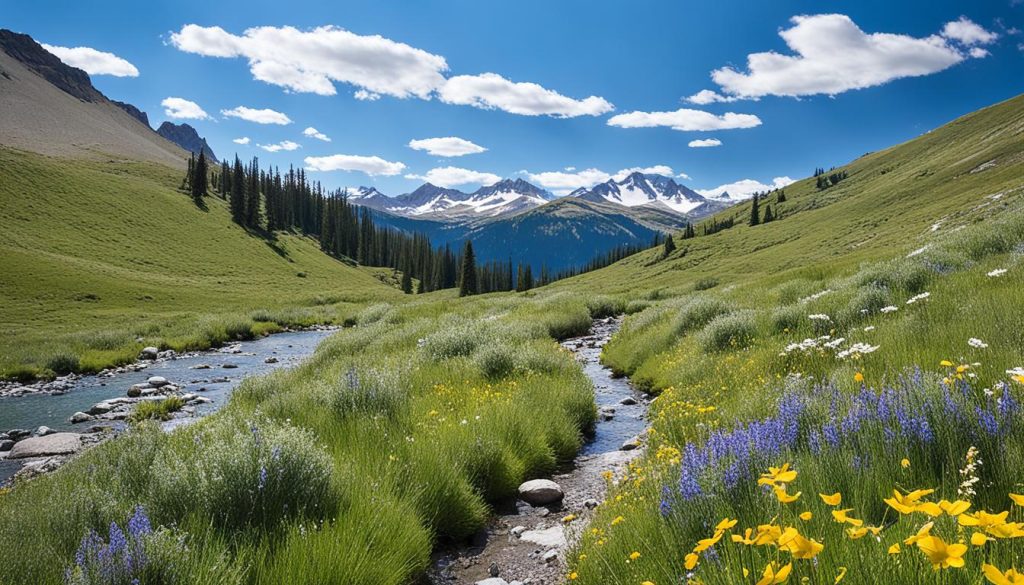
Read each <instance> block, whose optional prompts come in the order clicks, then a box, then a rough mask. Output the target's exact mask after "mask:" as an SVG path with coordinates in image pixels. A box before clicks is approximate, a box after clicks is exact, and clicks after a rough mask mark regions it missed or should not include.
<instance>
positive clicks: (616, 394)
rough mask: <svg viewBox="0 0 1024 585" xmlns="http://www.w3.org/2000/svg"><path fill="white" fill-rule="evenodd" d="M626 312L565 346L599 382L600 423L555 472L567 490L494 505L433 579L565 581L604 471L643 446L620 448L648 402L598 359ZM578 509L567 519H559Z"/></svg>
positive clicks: (486, 584)
mask: <svg viewBox="0 0 1024 585" xmlns="http://www.w3.org/2000/svg"><path fill="white" fill-rule="evenodd" d="M620 325H621V319H603V320H600V321H596V322H595V323H594V326H593V327H592V328H591V330H590V332H589V333H588V334H587V335H585V336H583V337H577V338H573V339H569V340H566V341H565V342H563V343H562V345H563V346H564V347H566V348H568V349H570V350H571V351H573V352H574V353H575V354H576V359H577V360H578V361H579V362H580V365H581V366H582V367H583V371H584V372H585V373H586V374H587V376H588V377H589V378H590V379H591V381H592V382H593V384H594V393H595V397H596V401H597V406H598V422H597V426H596V432H595V435H594V437H592V438H591V439H590V440H588V441H587V443H586V444H585V445H584V446H583V448H582V449H581V450H580V453H579V455H578V456H577V457H576V459H575V460H574V462H573V465H572V467H571V468H570V469H568V470H566V471H565V472H564V473H560V474H557V475H554V476H552V477H551V479H552V480H553V481H555V482H556V483H557V484H558V485H559V487H561V489H562V491H563V493H564V497H563V498H562V501H561V502H560V503H559V504H555V505H549V506H542V507H532V506H530V505H529V504H527V503H525V502H523V501H516V502H509V503H508V504H507V505H506V506H505V508H503V509H498V510H496V514H497V515H496V516H495V517H494V518H493V519H492V520H491V522H490V523H489V525H488V526H487V528H486V530H485V531H481V532H480V533H479V534H478V535H477V537H476V538H475V539H474V542H473V543H472V544H471V545H470V546H467V547H465V548H461V549H457V550H452V551H447V552H445V553H443V554H442V555H440V556H439V558H438V559H437V562H436V564H435V569H434V572H433V574H432V575H431V577H430V581H431V583H433V584H435V585H442V584H454V585H475V584H477V583H482V584H483V585H516V584H517V583H519V584H523V585H525V584H527V583H529V584H533V585H537V584H553V583H562V582H564V581H565V574H566V558H565V556H566V554H567V552H568V549H569V548H570V547H571V546H572V544H573V542H574V540H575V539H576V538H577V537H578V535H579V534H581V533H582V531H583V530H584V529H585V528H586V525H587V523H588V521H589V518H590V516H591V514H592V513H593V512H592V510H593V507H594V506H595V505H596V504H597V502H600V501H602V500H603V499H604V497H605V493H606V490H607V487H608V484H607V480H605V478H604V472H607V471H610V472H612V473H613V474H614V475H615V476H620V475H622V471H623V469H624V467H625V466H626V465H627V464H628V462H629V461H631V460H633V459H634V458H635V457H637V456H638V455H639V454H640V453H641V451H642V447H639V446H638V447H637V448H625V449H624V448H623V446H624V444H626V443H630V445H631V446H632V445H638V443H637V442H634V440H635V439H636V437H637V436H638V435H641V434H642V433H643V431H644V429H645V428H646V414H647V401H646V399H645V398H644V396H643V395H642V394H641V393H640V392H638V391H636V390H635V389H634V388H633V387H632V386H631V385H630V383H629V380H628V379H626V378H615V377H613V376H612V372H611V370H609V369H608V368H606V367H604V366H602V365H601V363H600V356H601V349H602V348H603V347H604V345H605V344H606V343H607V342H608V340H609V339H610V338H611V336H612V334H614V333H615V332H616V331H617V330H618V328H619V326H620ZM569 514H573V515H575V516H576V519H575V520H574V521H572V522H570V523H568V524H565V523H563V522H562V518H563V517H565V516H567V515H569Z"/></svg>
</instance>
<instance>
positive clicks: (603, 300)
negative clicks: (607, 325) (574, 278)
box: [586, 295, 626, 319]
mask: <svg viewBox="0 0 1024 585" xmlns="http://www.w3.org/2000/svg"><path fill="white" fill-rule="evenodd" d="M586 305H587V311H589V312H590V317H591V318H593V319H603V318H605V317H614V316H615V315H620V314H622V312H623V311H624V310H625V308H626V303H625V301H623V300H622V299H617V298H614V297H609V296H605V295H600V296H596V297H590V298H588V299H587V303H586Z"/></svg>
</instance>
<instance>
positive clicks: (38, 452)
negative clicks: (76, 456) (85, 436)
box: [7, 433, 82, 459]
mask: <svg viewBox="0 0 1024 585" xmlns="http://www.w3.org/2000/svg"><path fill="white" fill-rule="evenodd" d="M81 448H82V439H81V436H80V435H78V434H77V433H53V434H52V435H46V436H45V437H32V438H29V439H25V440H24V441H19V442H17V443H16V444H15V445H14V448H13V449H11V453H10V454H9V455H8V456H7V458H8V459H27V458H29V457H47V456H49V455H70V454H71V453H75V452H77V451H78V450H79V449H81Z"/></svg>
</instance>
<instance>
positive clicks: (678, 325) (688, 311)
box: [672, 295, 732, 336]
mask: <svg viewBox="0 0 1024 585" xmlns="http://www.w3.org/2000/svg"><path fill="white" fill-rule="evenodd" d="M731 311H732V306H731V305H729V304H728V303H726V302H725V301H723V300H721V299H718V298H716V297H709V296H703V295H701V296H693V297H690V298H689V299H687V300H686V301H685V302H684V303H683V305H682V306H681V307H680V308H679V312H678V313H677V314H676V316H675V319H674V320H673V322H672V331H673V333H674V334H675V335H676V336H680V335H683V334H685V333H688V332H690V331H696V330H697V329H700V328H701V327H703V326H705V325H707V324H708V323H710V322H711V321H712V320H713V319H714V318H715V317H718V316H720V315H725V314H727V313H729V312H731Z"/></svg>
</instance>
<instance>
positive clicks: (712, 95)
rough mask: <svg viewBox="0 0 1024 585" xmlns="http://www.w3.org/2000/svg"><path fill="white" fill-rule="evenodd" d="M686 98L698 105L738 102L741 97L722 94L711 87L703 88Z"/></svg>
mask: <svg viewBox="0 0 1024 585" xmlns="http://www.w3.org/2000/svg"><path fill="white" fill-rule="evenodd" d="M685 100H686V101H688V102H690V103H691V104H697V105H698V106H706V105H708V104H714V103H731V102H738V101H739V100H740V98H738V97H734V96H727V95H722V94H720V93H718V92H717V91H712V90H710V89H702V90H700V91H698V92H697V93H695V94H693V95H691V96H690V97H687V98H685Z"/></svg>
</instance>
